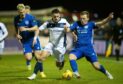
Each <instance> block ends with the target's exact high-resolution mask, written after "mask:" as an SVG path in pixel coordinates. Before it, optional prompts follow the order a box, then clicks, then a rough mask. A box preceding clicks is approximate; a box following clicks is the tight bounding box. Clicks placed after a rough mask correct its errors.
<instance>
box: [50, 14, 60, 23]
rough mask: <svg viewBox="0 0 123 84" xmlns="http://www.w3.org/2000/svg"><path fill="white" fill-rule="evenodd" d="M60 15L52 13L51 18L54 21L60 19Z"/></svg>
mask: <svg viewBox="0 0 123 84" xmlns="http://www.w3.org/2000/svg"><path fill="white" fill-rule="evenodd" d="M60 18H61V16H60V13H54V14H53V15H52V19H53V21H54V22H58V21H59V20H60Z"/></svg>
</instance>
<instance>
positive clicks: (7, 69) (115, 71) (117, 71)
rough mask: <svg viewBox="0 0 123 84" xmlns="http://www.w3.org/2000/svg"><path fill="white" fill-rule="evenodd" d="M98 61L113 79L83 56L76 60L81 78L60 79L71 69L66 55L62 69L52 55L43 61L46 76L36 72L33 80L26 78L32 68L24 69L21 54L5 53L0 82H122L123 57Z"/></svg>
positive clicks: (93, 83)
mask: <svg viewBox="0 0 123 84" xmlns="http://www.w3.org/2000/svg"><path fill="white" fill-rule="evenodd" d="M99 61H100V63H101V64H102V65H104V66H105V68H106V69H107V70H108V71H109V72H110V73H112V75H113V76H114V80H109V79H108V78H107V77H106V76H105V75H103V74H102V73H100V72H99V71H96V70H95V69H94V68H93V67H92V66H91V64H90V63H89V62H87V61H86V59H85V58H83V59H81V60H78V61H77V62H78V66H79V72H80V74H81V79H76V78H72V79H71V80H63V79H61V76H62V73H63V71H65V70H66V69H70V70H71V68H70V66H69V61H68V57H67V56H66V63H65V67H64V69H63V70H62V71H59V70H58V69H57V68H56V66H55V59H54V57H49V58H48V59H47V60H45V61H44V72H45V73H46V75H47V78H46V79H42V78H41V77H40V75H39V74H38V75H37V78H36V79H35V80H27V77H28V76H30V75H31V74H32V72H33V69H32V71H27V70H26V65H25V59H24V57H23V55H6V56H3V57H2V59H1V60H0V84H39V83H40V84H50V83H52V84H75V83H76V84H123V58H121V61H120V62H117V61H116V60H115V58H113V57H110V58H104V57H99ZM35 62H36V61H35V59H33V60H32V62H31V63H32V67H34V64H35Z"/></svg>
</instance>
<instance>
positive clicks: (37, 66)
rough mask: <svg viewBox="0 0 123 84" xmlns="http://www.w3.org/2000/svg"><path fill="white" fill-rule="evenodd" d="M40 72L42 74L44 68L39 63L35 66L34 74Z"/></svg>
mask: <svg viewBox="0 0 123 84" xmlns="http://www.w3.org/2000/svg"><path fill="white" fill-rule="evenodd" d="M39 70H40V71H41V72H42V71H43V67H42V63H41V62H37V63H36V64H35V68H34V73H35V74H37V73H38V71H39Z"/></svg>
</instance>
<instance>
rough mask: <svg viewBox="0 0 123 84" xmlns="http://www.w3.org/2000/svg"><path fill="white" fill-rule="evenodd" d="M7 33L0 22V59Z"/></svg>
mask: <svg viewBox="0 0 123 84" xmlns="http://www.w3.org/2000/svg"><path fill="white" fill-rule="evenodd" d="M7 35H8V31H7V28H6V26H5V25H4V24H3V23H1V22H0V57H1V55H2V54H3V49H4V39H5V38H6V37H7Z"/></svg>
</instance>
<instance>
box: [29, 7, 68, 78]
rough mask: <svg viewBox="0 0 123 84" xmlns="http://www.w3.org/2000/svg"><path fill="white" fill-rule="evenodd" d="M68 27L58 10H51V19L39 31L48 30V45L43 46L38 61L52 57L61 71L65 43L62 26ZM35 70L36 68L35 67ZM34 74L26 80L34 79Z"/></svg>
mask: <svg viewBox="0 0 123 84" xmlns="http://www.w3.org/2000/svg"><path fill="white" fill-rule="evenodd" d="M65 25H67V26H70V24H69V23H68V22H67V20H66V19H64V18H61V15H60V11H59V10H58V9H54V10H52V19H51V20H49V21H46V22H45V23H43V24H42V25H41V26H40V27H39V30H41V31H42V30H44V29H45V28H48V30H49V34H50V35H49V43H48V44H47V45H46V46H45V48H44V50H43V51H42V53H41V56H40V57H39V58H38V60H41V61H43V60H45V58H46V57H48V56H50V55H54V56H55V58H56V66H57V67H58V68H59V70H61V69H62V68H63V66H64V54H65V52H66V48H65V45H66V44H65V42H66V33H65V31H64V26H65ZM35 68H36V67H35ZM35 77H36V74H35V73H33V74H32V75H31V76H30V77H28V79H30V80H32V79H35Z"/></svg>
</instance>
